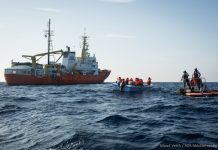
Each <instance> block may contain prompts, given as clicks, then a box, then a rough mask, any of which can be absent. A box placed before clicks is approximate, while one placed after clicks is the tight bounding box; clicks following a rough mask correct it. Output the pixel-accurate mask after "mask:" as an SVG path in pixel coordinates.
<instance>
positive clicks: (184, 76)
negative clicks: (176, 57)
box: [181, 71, 191, 90]
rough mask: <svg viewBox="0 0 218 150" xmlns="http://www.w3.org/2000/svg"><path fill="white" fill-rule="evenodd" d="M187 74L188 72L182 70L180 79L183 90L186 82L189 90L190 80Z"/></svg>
mask: <svg viewBox="0 0 218 150" xmlns="http://www.w3.org/2000/svg"><path fill="white" fill-rule="evenodd" d="M188 76H189V74H188V73H187V72H186V71H184V72H183V75H182V79H181V80H183V84H184V90H185V89H186V84H187V85H188V87H189V89H190V90H191V86H190V81H189V78H188Z"/></svg>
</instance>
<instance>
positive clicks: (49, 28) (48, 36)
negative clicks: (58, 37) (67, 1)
mask: <svg viewBox="0 0 218 150" xmlns="http://www.w3.org/2000/svg"><path fill="white" fill-rule="evenodd" d="M51 36H53V32H52V31H51V19H49V21H48V30H46V31H45V37H47V38H48V65H49V64H50V50H51V44H52V43H51V42H52V40H51Z"/></svg>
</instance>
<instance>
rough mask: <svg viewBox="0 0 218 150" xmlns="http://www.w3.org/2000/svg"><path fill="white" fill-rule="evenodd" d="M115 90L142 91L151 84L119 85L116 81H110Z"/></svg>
mask: <svg viewBox="0 0 218 150" xmlns="http://www.w3.org/2000/svg"><path fill="white" fill-rule="evenodd" d="M112 85H113V87H114V89H115V90H119V91H121V92H140V91H144V90H146V89H147V88H150V87H151V86H152V85H141V86H135V85H123V86H122V85H120V84H118V83H112Z"/></svg>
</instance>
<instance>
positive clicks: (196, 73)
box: [193, 68, 202, 90]
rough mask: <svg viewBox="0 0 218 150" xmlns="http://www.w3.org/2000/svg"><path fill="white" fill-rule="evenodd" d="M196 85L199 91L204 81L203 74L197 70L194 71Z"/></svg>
mask: <svg viewBox="0 0 218 150" xmlns="http://www.w3.org/2000/svg"><path fill="white" fill-rule="evenodd" d="M193 76H194V83H195V85H197V87H198V89H199V90H200V88H201V86H202V81H201V78H200V77H201V73H200V72H199V71H198V69H197V68H195V70H194V74H193Z"/></svg>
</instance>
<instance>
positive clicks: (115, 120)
mask: <svg viewBox="0 0 218 150" xmlns="http://www.w3.org/2000/svg"><path fill="white" fill-rule="evenodd" d="M129 122H131V119H128V118H126V117H124V116H122V115H111V116H108V117H105V118H104V119H102V120H99V121H98V123H104V124H107V125H121V124H126V123H129Z"/></svg>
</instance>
